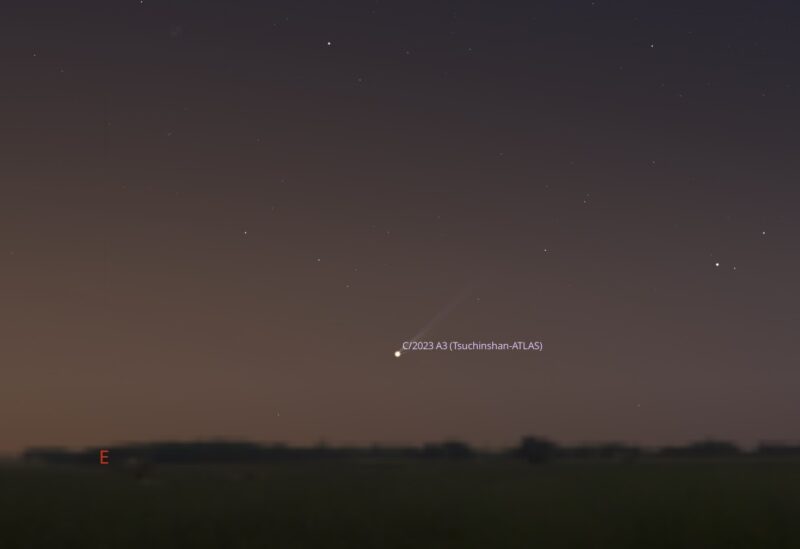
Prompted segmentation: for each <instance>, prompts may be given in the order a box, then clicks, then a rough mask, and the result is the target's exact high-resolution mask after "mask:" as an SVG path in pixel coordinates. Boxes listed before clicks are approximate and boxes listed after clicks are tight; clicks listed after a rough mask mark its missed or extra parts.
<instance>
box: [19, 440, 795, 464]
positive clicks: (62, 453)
mask: <svg viewBox="0 0 800 549" xmlns="http://www.w3.org/2000/svg"><path fill="white" fill-rule="evenodd" d="M106 450H108V455H109V456H110V457H111V459H113V461H114V463H160V464H192V463H262V462H272V461H304V460H306V461H308V460H321V459H324V460H331V459H333V460H336V459H339V460H344V459H347V460H353V459H420V460H437V459H438V460H466V459H473V458H480V457H485V458H491V457H502V456H507V457H511V458H516V459H520V460H525V461H528V462H530V463H534V464H542V463H548V462H551V461H559V460H613V461H632V460H636V459H640V458H669V459H684V458H692V459H695V458H743V457H765V458H800V446H791V445H781V444H762V445H761V446H759V447H758V448H756V449H755V450H752V451H744V450H742V449H740V448H739V447H737V446H736V445H735V444H732V443H730V442H723V441H712V440H709V441H702V442H696V443H692V444H688V445H685V446H670V447H665V448H661V449H657V450H644V449H642V448H638V447H636V446H629V445H625V444H616V443H610V444H596V445H580V446H559V445H558V444H556V443H554V442H552V441H549V440H547V439H543V438H537V437H525V438H523V439H522V440H521V441H520V443H519V444H518V445H517V446H516V447H515V448H513V449H511V450H509V451H506V452H499V453H498V452H482V451H478V450H475V449H474V448H472V447H471V446H469V445H468V444H466V443H464V442H459V441H447V442H443V443H438V444H426V445H424V446H422V447H385V446H372V447H328V446H324V445H318V446H313V447H290V446H286V445H281V444H275V445H261V444H255V443H249V442H162V443H152V444H131V445H120V446H112V447H108V448H106ZM99 452H100V448H88V449H85V450H81V451H69V450H65V449H60V448H34V449H30V450H28V451H26V452H25V453H24V454H23V459H24V460H26V461H29V462H42V463H50V464H96V463H97V462H98V455H99Z"/></svg>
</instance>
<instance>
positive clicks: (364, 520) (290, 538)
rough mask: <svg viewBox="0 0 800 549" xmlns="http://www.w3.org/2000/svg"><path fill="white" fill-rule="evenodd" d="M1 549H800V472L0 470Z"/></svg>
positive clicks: (355, 466)
mask: <svg viewBox="0 0 800 549" xmlns="http://www.w3.org/2000/svg"><path fill="white" fill-rule="evenodd" d="M0 547H2V548H3V549H12V548H25V549H34V548H47V549H57V548H73V547H74V548H81V549H88V548H96V547H107V548H136V549H143V548H144V549H158V548H162V547H164V548H182V547H213V548H226V547H235V548H245V547H248V548H253V547H259V548H260V547H269V548H305V547H319V548H338V547H348V548H356V547H376V548H398V547H404V548H415V549H418V548H421V547H422V548H424V547H436V548H447V547H458V548H465V547H476V548H477V547H480V548H502V547H525V548H531V547H543V548H550V547H553V548H560V547H586V548H603V547H609V548H628V547H630V548H636V549H655V548H662V547H663V548H666V547H669V548H702V549H708V548H715V547H720V548H723V547H724V548H726V549H730V548H739V547H741V548H747V549H760V548H769V547H787V548H788V547H792V548H797V547H800V463H789V462H783V463H781V462H773V463H768V462H760V463H756V462H750V461H747V460H740V461H731V462H716V463H700V462H694V463H638V464H628V465H626V464H610V463H606V464H585V463H584V464H569V463H564V464H550V465H545V466H531V465H527V464H525V463H517V462H505V461H499V460H498V461H488V462H479V461H478V462H467V463H437V462H430V463H428V462H405V463H337V462H327V463H288V464H274V465H264V466H253V467H223V466H219V467H210V466H209V467H162V468H160V469H157V470H155V471H154V473H153V475H152V476H150V477H149V478H146V479H145V480H136V479H135V478H134V477H133V475H132V474H130V473H129V472H125V471H121V470H116V469H112V468H111V467H102V468H101V467H99V466H97V467H94V468H57V467H45V466H15V465H8V466H3V467H0Z"/></svg>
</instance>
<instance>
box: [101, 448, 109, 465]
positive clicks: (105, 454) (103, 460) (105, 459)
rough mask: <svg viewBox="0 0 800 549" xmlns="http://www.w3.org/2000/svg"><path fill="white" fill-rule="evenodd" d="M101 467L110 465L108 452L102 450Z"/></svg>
mask: <svg viewBox="0 0 800 549" xmlns="http://www.w3.org/2000/svg"><path fill="white" fill-rule="evenodd" d="M100 465H108V450H100Z"/></svg>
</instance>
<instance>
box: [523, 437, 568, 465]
mask: <svg viewBox="0 0 800 549" xmlns="http://www.w3.org/2000/svg"><path fill="white" fill-rule="evenodd" d="M557 451H558V446H556V445H555V444H554V443H552V442H550V441H549V440H545V439H541V438H536V437H525V438H523V439H522V441H521V442H520V444H519V446H518V447H517V448H516V449H515V450H514V451H513V452H512V454H513V455H514V456H515V457H518V458H521V459H526V460H528V461H529V462H530V463H545V462H548V461H550V460H552V459H553V458H555V457H556V453H557Z"/></svg>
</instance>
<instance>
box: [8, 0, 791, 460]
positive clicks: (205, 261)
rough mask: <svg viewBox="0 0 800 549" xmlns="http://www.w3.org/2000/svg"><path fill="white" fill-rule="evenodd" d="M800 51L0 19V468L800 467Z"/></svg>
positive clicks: (506, 32)
mask: <svg viewBox="0 0 800 549" xmlns="http://www.w3.org/2000/svg"><path fill="white" fill-rule="evenodd" d="M798 28H800V7H798V6H797V5H796V3H795V2H788V1H775V2H756V1H753V2H738V1H734V2H725V3H721V2H719V3H718V2H684V3H681V2H633V1H622V2H615V1H610V0H609V1H602V0H597V1H594V2H592V1H590V0H587V1H580V2H575V1H564V0H560V1H556V0H550V1H541V2H535V1H524V2H522V1H520V2H511V1H509V2H489V1H485V2H479V1H469V2H466V1H464V2H457V1H454V2H435V1H426V2H414V1H412V2H408V1H403V2H400V1H395V2H390V1H375V0H373V1H369V2H368V1H363V2H359V1H342V2H331V1H321V0H317V1H311V0H308V1H305V0H304V1H288V0H284V1H272V2H258V3H257V2H252V3H250V2H247V3H245V2H210V1H205V0H192V1H184V2H179V1H156V0H144V1H143V2H140V1H139V0H132V1H129V0H126V1H114V2H108V1H105V2H61V1H58V2H56V1H42V2H38V1H37V2H31V1H26V2H10V3H7V4H6V3H4V6H3V14H2V19H0V68H1V69H2V71H1V72H0V124H1V125H0V329H2V332H0V333H2V339H1V340H0V433H1V434H2V435H1V436H0V451H1V452H16V451H19V450H21V449H23V448H25V447H28V446H32V445H64V446H70V447H81V446H84V445H93V444H97V445H100V444H105V443H112V442H125V441H150V440H173V439H177V440H197V439H213V438H227V439H247V440H253V441H259V442H273V441H283V442H288V443H291V444H303V445H305V444H316V443H318V442H322V441H324V442H326V443H328V444H333V445H338V444H371V443H381V444H405V443H408V444H419V443H422V442H426V441H439V440H442V439H459V440H464V441H467V442H469V443H471V444H475V445H476V446H480V447H503V446H510V445H512V444H514V443H515V442H516V441H517V440H518V439H519V437H520V436H523V435H529V434H531V435H541V436H546V437H550V438H553V439H555V440H557V441H559V442H564V443H575V442H596V441H622V442H630V443H637V444H643V445H661V444H674V443H684V442H688V441H692V440H698V439H704V438H706V437H713V438H720V439H727V440H731V441H734V442H737V443H740V444H744V445H749V444H754V443H756V442H758V441H762V440H764V441H797V440H798V439H800V427H798V418H800V398H798V394H800V360H799V359H800V351H798V349H799V348H798V328H800V291H798V281H799V280H800V253H798V250H799V249H800V217H799V216H798V208H800V201H799V199H800V188H798V184H799V182H800V181H799V179H798V176H800V154H798V150H799V149H800V147H798V145H799V144H800V138H798V127H800V116H798V115H799V114H800V112H799V110H798V106H799V105H800V34H798V32H797V29H798ZM426 326H428V327H429V329H428V331H427V332H426V333H425V336H424V337H422V338H421V339H422V340H431V341H440V340H442V341H453V340H456V341H462V342H471V341H481V342H489V341H495V342H511V341H517V340H523V341H541V342H543V344H544V349H543V351H541V352H535V351H533V352H532V351H459V352H443V351H416V352H407V353H404V354H402V356H401V357H400V358H395V356H394V352H395V351H396V350H397V349H399V348H400V346H401V344H402V343H403V342H404V341H408V340H410V339H412V338H413V337H414V336H415V335H416V334H418V333H419V332H420V331H421V330H423V329H424V328H425V327H426Z"/></svg>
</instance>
